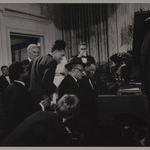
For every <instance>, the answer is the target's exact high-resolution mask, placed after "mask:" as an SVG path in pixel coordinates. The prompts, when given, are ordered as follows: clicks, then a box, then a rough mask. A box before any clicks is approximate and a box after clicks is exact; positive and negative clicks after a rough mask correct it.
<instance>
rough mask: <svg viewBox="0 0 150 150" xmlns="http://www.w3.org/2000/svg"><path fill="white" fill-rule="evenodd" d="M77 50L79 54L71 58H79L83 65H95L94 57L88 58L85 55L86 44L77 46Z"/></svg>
mask: <svg viewBox="0 0 150 150" xmlns="http://www.w3.org/2000/svg"><path fill="white" fill-rule="evenodd" d="M78 49H79V54H78V55H75V56H72V57H73V58H74V57H78V58H81V60H82V62H83V63H85V64H86V63H87V62H92V63H94V64H95V59H94V57H92V56H89V55H88V54H87V44H86V43H85V42H82V43H80V44H79V46H78Z"/></svg>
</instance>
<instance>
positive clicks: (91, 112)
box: [79, 76, 98, 121]
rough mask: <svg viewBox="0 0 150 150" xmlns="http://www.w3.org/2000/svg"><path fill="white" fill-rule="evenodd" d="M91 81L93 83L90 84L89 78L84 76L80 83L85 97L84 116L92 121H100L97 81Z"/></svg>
mask: <svg viewBox="0 0 150 150" xmlns="http://www.w3.org/2000/svg"><path fill="white" fill-rule="evenodd" d="M90 80H91V83H90V82H89V78H88V77H87V76H83V77H82V79H81V80H80V81H79V85H80V88H81V92H82V95H83V104H82V105H83V107H82V115H83V117H84V118H88V119H89V120H90V121H91V120H94V119H95V120H96V119H98V118H96V117H97V114H98V100H97V96H98V93H97V89H96V88H97V85H96V81H93V80H94V79H93V80H92V79H90ZM91 84H92V86H91Z"/></svg>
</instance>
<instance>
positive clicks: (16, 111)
mask: <svg viewBox="0 0 150 150" xmlns="http://www.w3.org/2000/svg"><path fill="white" fill-rule="evenodd" d="M65 47H66V43H65V41H63V40H57V41H55V43H54V45H53V47H52V49H51V52H49V53H48V54H46V55H44V56H40V48H39V47H38V46H37V45H36V44H30V45H29V46H28V48H27V52H28V59H27V60H24V61H22V62H15V63H13V64H11V65H10V66H9V77H10V81H11V84H10V85H9V86H7V87H6V88H5V90H4V91H3V105H4V107H3V108H4V113H5V115H6V116H5V117H4V122H5V125H4V126H5V128H7V131H6V130H5V131H6V132H5V136H6V135H8V134H9V133H10V132H11V131H12V130H13V129H14V128H15V127H16V126H17V125H18V124H19V123H20V122H22V121H23V120H24V119H25V118H26V117H27V116H29V115H30V114H33V112H36V111H38V110H44V111H45V110H50V109H51V101H52V99H53V97H52V95H53V93H55V92H56V91H57V92H56V93H57V94H58V100H59V99H60V98H62V97H63V96H64V95H65V94H74V95H75V96H77V98H78V99H79V103H80V113H79V116H77V117H74V118H73V119H70V120H69V121H68V122H67V124H68V126H69V128H70V129H71V130H73V131H77V132H83V133H84V134H87V135H89V137H90V136H91V133H90V132H91V131H94V129H96V128H95V126H96V120H97V118H96V115H97V100H96V98H97V92H96V80H94V74H95V71H96V64H95V60H94V58H93V57H92V56H89V55H87V44H86V43H84V42H83V43H81V44H80V45H79V54H78V55H76V56H72V57H71V58H70V59H69V62H68V63H66V65H65V71H64V70H63V73H62V74H61V75H63V76H64V79H63V80H62V81H61V82H60V84H59V85H55V84H54V78H55V74H56V68H57V66H58V64H60V63H61V61H62V59H63V58H64V56H65ZM64 72H65V73H64ZM7 85H8V84H7ZM10 123H11V126H10ZM89 131H90V132H89ZM87 137H88V136H87Z"/></svg>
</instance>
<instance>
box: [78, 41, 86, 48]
mask: <svg viewBox="0 0 150 150" xmlns="http://www.w3.org/2000/svg"><path fill="white" fill-rule="evenodd" d="M81 45H86V46H87V43H86V42H81V43H80V44H79V45H78V47H80V46H81Z"/></svg>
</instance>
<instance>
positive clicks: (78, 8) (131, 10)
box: [0, 3, 150, 147]
mask: <svg viewBox="0 0 150 150" xmlns="http://www.w3.org/2000/svg"><path fill="white" fill-rule="evenodd" d="M57 40H58V41H61V42H62V41H64V42H65V46H64V47H65V48H61V49H60V50H61V52H62V51H63V50H65V51H64V54H62V55H64V56H65V60H64V61H65V64H64V65H62V66H61V65H60V66H59V67H58V65H59V64H60V62H57V61H56V62H57V65H56V66H57V67H58V68H57V69H58V70H59V69H60V70H61V71H62V70H63V69H62V68H65V69H64V70H65V71H64V70H63V71H64V72H59V71H58V73H56V72H57V71H56V70H57V69H56V66H55V69H54V74H53V75H52V80H51V81H50V80H47V81H46V80H45V81H46V82H45V84H44V85H43V87H44V88H45V87H46V86H47V85H48V83H49V82H52V83H53V84H54V85H55V88H56V89H55V90H54V91H53V92H52V93H51V94H50V95H51V96H50V97H49V98H51V101H50V102H49V103H48V105H50V106H52V107H51V108H50V110H49V109H48V110H45V109H44V110H43V107H42V106H41V102H43V101H44V100H45V99H46V97H42V98H43V99H40V100H42V101H41V102H39V103H38V104H40V106H41V107H42V110H40V111H42V112H43V111H44V113H45V112H46V113H47V112H49V111H50V112H53V113H54V114H55V113H56V110H57V109H56V108H57V104H58V102H59V100H60V99H61V98H62V97H63V96H62V97H59V91H60V90H59V89H61V84H62V82H63V80H64V79H65V78H66V77H67V75H68V74H69V75H70V74H71V76H72V74H75V72H77V70H76V71H73V73H72V72H71V71H72V70H74V69H78V71H80V73H82V76H84V75H85V74H84V73H86V69H88V67H90V65H91V64H93V65H94V66H95V70H94V73H91V72H92V71H91V72H90V71H89V70H87V71H89V72H90V73H91V74H92V75H91V76H92V77H91V76H90V77H87V78H88V80H89V82H90V84H94V86H93V85H91V86H92V89H91V90H89V92H88V86H86V85H84V84H82V82H81V83H80V84H82V88H81V85H80V84H79V87H80V88H81V91H80V92H82V91H83V89H85V91H83V92H85V95H84V96H85V97H84V96H83V97H84V100H85V99H86V98H87V101H88V95H90V94H91V93H90V92H91V91H92V90H93V91H94V92H95V93H94V94H93V93H92V94H93V95H92V94H91V95H90V96H91V97H92V98H93V99H95V100H96V102H94V100H93V102H91V103H89V104H88V105H90V107H89V106H87V108H88V110H89V113H88V111H87V113H86V115H85V114H84V115H85V116H84V117H85V118H86V119H87V118H88V117H89V114H90V115H91V114H92V113H93V112H92V107H95V110H97V112H96V114H95V116H94V118H95V122H94V125H95V126H92V125H91V124H92V123H93V122H92V123H91V122H90V121H89V120H88V119H89V118H90V117H89V118H88V119H87V120H88V121H89V123H88V122H86V121H87V120H86V119H85V118H84V119H85V120H84V119H81V120H82V121H81V122H83V124H82V123H81V122H80V121H78V122H79V124H80V123H81V128H80V126H79V128H80V129H79V130H78V128H77V131H76V130H75V132H74V131H70V130H71V128H70V129H68V127H66V126H67V125H68V124H67V123H66V124H65V123H64V121H62V122H63V125H64V124H65V127H66V128H65V129H67V133H69V134H70V137H71V143H69V144H64V143H61V144H60V145H59V144H58V145H57V144H56V143H55V140H60V138H58V139H57V137H59V133H57V137H56V136H55V133H52V134H54V135H53V136H54V139H53V138H52V137H50V138H52V139H51V140H52V141H53V140H54V143H51V144H52V145H51V144H47V143H44V142H43V143H42V142H41V141H42V140H41V139H42V136H41V137H40V134H41V132H47V131H46V129H45V130H44V129H42V127H41V126H40V125H39V124H38V125H39V126H40V127H41V128H40V127H39V126H38V127H37V128H36V127H35V129H34V130H32V132H30V130H27V131H26V130H25V131H24V130H23V131H24V132H26V133H29V132H30V133H31V134H32V136H33V137H36V135H33V134H34V132H37V133H36V134H37V137H39V139H38V138H37V139H36V140H34V142H33V143H32V140H30V142H29V140H27V139H26V138H23V137H21V138H20V140H19V141H17V142H16V141H15V140H16V138H14V137H15V136H16V134H17V133H14V132H15V131H16V132H17V131H18V132H19V133H20V134H21V133H22V131H19V129H20V128H19V125H22V124H21V123H24V121H28V119H30V118H27V117H26V118H24V120H23V121H21V122H20V123H19V125H18V126H16V128H15V129H16V130H15V129H13V130H12V131H11V132H10V133H9V134H8V135H7V136H4V135H5V133H4V130H5V129H4V128H5V124H3V121H4V120H3V119H4V118H5V106H4V105H7V104H5V99H6V97H8V95H9V96H10V99H11V98H12V97H11V96H12V95H11V94H10V93H7V90H6V89H8V87H9V86H12V85H13V84H14V82H15V81H16V80H17V82H23V80H25V79H24V78H25V76H23V73H24V72H22V74H19V77H18V79H15V80H12V79H11V76H10V82H9V84H8V85H7V86H6V87H5V89H3V90H1V89H2V88H1V87H3V85H4V82H2V81H1V79H0V145H1V146H98V147H101V146H106V147H107V146H142V147H145V146H149V145H150V132H149V131H150V124H149V99H150V94H149V90H150V82H149V81H150V71H149V70H150V67H149V63H150V61H149V60H150V59H149V55H150V54H149V46H150V44H149V43H150V4H149V3H0V67H1V71H0V76H1V77H2V76H5V75H4V72H3V67H2V66H4V68H7V69H8V71H9V74H8V75H6V76H9V75H10V74H11V67H10V66H11V65H12V64H15V63H16V62H17V63H18V62H23V63H24V65H25V66H24V67H27V68H26V69H28V68H30V67H31V68H30V69H31V70H29V75H30V76H29V78H30V82H28V83H27V84H26V83H25V86H27V85H28V84H29V87H27V88H26V89H27V91H28V92H30V89H31V87H32V86H31V84H32V82H31V80H34V81H35V80H36V79H35V78H33V76H32V75H34V74H36V72H37V69H36V70H34V69H35V68H36V67H37V64H38V63H39V62H40V61H41V60H42V59H43V58H44V57H46V56H48V55H51V56H52V59H54V60H55V53H54V52H55V44H56V41H57ZM81 43H82V44H81ZM32 44H33V45H34V46H35V45H36V46H37V47H38V49H40V52H39V54H38V57H36V58H34V59H31V61H30V59H29V50H30V48H29V45H32ZM81 45H84V46H85V47H86V50H87V52H86V56H91V57H92V58H93V59H94V63H93V62H90V63H91V64H88V63H87V62H88V59H87V60H86V63H85V62H84V61H83V60H85V59H81V60H82V61H83V62H82V63H84V65H83V64H82V65H83V67H84V69H83V68H82V67H81V66H80V67H81V68H73V66H74V64H73V63H72V62H71V61H72V60H71V58H72V57H74V56H75V57H77V59H78V58H80V51H79V49H80V48H79V47H80V46H81ZM57 50H58V49H56V51H57ZM64 56H63V57H64ZM63 57H62V58H63ZM28 59H29V60H28ZM24 60H28V61H29V62H26V61H24ZM44 61H45V60H43V62H44ZM30 62H32V63H30ZM41 62H42V61H41ZM23 63H22V64H23ZM26 63H29V64H26ZM47 63H48V62H45V63H44V64H42V65H39V68H38V69H40V68H42V67H43V66H44V67H43V68H42V69H41V70H40V71H39V72H40V73H41V72H42V71H43V70H44V69H45V70H46V69H50V70H49V71H48V70H46V71H45V72H44V73H41V75H40V74H38V75H35V76H36V77H37V78H41V81H40V80H39V79H38V80H37V82H38V83H39V84H40V86H41V87H42V82H44V78H45V77H46V73H47V72H51V71H53V68H51V67H50V65H51V64H50V65H48V64H47ZM71 63H72V65H70V64H71ZM67 64H69V65H70V66H71V67H72V68H73V69H72V70H71V71H70V69H68V68H67V66H66V65H67ZM79 64H80V65H81V63H79ZM26 65H27V66H26ZM30 65H31V66H30ZM92 69H93V68H92ZM70 72H71V73H70ZM16 73H17V71H16ZM14 74H15V73H14ZM58 74H59V75H63V79H61V82H59V79H58V78H57V77H58ZM44 75H45V76H44ZM55 76H57V77H56V78H55ZM85 76H86V75H85ZM1 77H0V78H1ZM23 77H24V78H23ZM73 78H75V77H73ZM19 79H20V81H18V80H19ZM75 80H80V79H75ZM92 81H93V82H92ZM76 82H77V81H76ZM70 85H71V84H70ZM35 86H37V85H36V84H35ZM68 86H69V85H68ZM49 87H50V85H49ZM28 88H29V89H28ZM51 89H53V87H51V88H50V90H51ZM62 89H63V88H62ZM10 90H11V88H10ZM14 90H16V89H14ZM66 90H67V87H66V89H65V88H64V89H63V90H62V91H63V93H64V94H74V92H73V93H67V92H66V93H65V91H66ZM50 92H51V91H50ZM69 92H70V91H69ZM6 93H7V94H6ZM16 93H17V92H16ZM37 93H38V91H37ZM75 93H76V92H75ZM17 94H18V93H17ZM17 94H16V95H17ZM30 94H31V93H30ZM82 94H83V93H82ZM31 95H32V94H31ZM74 95H75V96H77V95H76V94H74ZM43 96H45V95H44V94H43ZM90 96H89V97H90ZM33 98H34V96H33ZM77 98H79V97H78V96H77ZM8 101H9V100H8ZM13 101H15V99H13V100H12V103H13V104H12V103H11V104H10V107H9V108H11V106H12V107H13V108H14V110H13V112H14V111H16V110H19V109H17V107H16V106H15V105H16V103H17V102H16V103H15V102H13ZM85 101H86V100H85ZM46 102H47V101H46ZM6 103H7V102H6ZM79 103H80V105H81V106H80V110H79V111H80V112H82V105H83V104H82V101H80V98H79ZM85 103H86V102H85ZM93 103H94V104H95V105H93ZM17 104H19V102H18V103H17ZM46 104H47V103H46ZM42 105H43V103H42ZM85 105H86V104H85ZM85 107H86V106H85ZM7 108H8V107H7ZM90 109H91V110H90ZM22 110H23V109H22ZM38 111H39V110H38ZM68 111H69V110H68ZM44 113H43V116H44ZM79 114H80V113H79ZM30 115H32V114H30ZM30 115H29V116H30ZM31 117H32V116H31ZM69 117H70V116H69ZM69 117H68V118H69ZM68 118H67V119H66V118H64V117H63V118H62V120H68ZM71 118H72V116H71ZM5 119H6V118H5ZM31 120H32V119H31ZM33 120H34V119H33ZM41 120H42V119H41ZM73 121H75V122H76V120H73ZM68 122H69V121H68ZM25 123H26V122H25ZM69 123H70V122H69ZM71 123H72V122H71ZM90 123H91V124H90ZM45 124H46V123H45ZM72 124H74V122H73V123H72ZM90 125H91V126H90ZM56 126H57V125H56ZM56 126H55V127H56ZM36 129H37V130H40V131H41V132H40V133H38V131H36ZM84 129H85V130H86V131H85V130H84ZM56 130H57V129H56ZM90 130H94V131H93V132H91V131H90ZM95 130H96V131H95ZM13 131H14V132H13ZM48 131H49V130H48ZM57 131H58V130H57ZM11 133H12V134H11ZM13 133H14V135H15V136H14V135H13ZM47 133H48V132H47ZM32 136H31V137H32ZM16 137H19V134H17V136H16ZM60 137H61V135H60ZM5 139H6V140H5ZM10 139H11V140H10ZM12 139H13V140H12ZM18 139H19V138H18ZM30 139H31V138H30ZM64 139H65V138H64ZM21 140H22V141H21ZM47 141H48V140H47ZM15 142H16V143H15ZM19 142H20V143H19ZM23 142H24V143H23ZM40 142H41V145H40V144H39V143H40ZM60 142H61V140H60ZM25 143H27V144H25ZM19 144H20V145H19ZM63 144H64V145H63Z"/></svg>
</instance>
